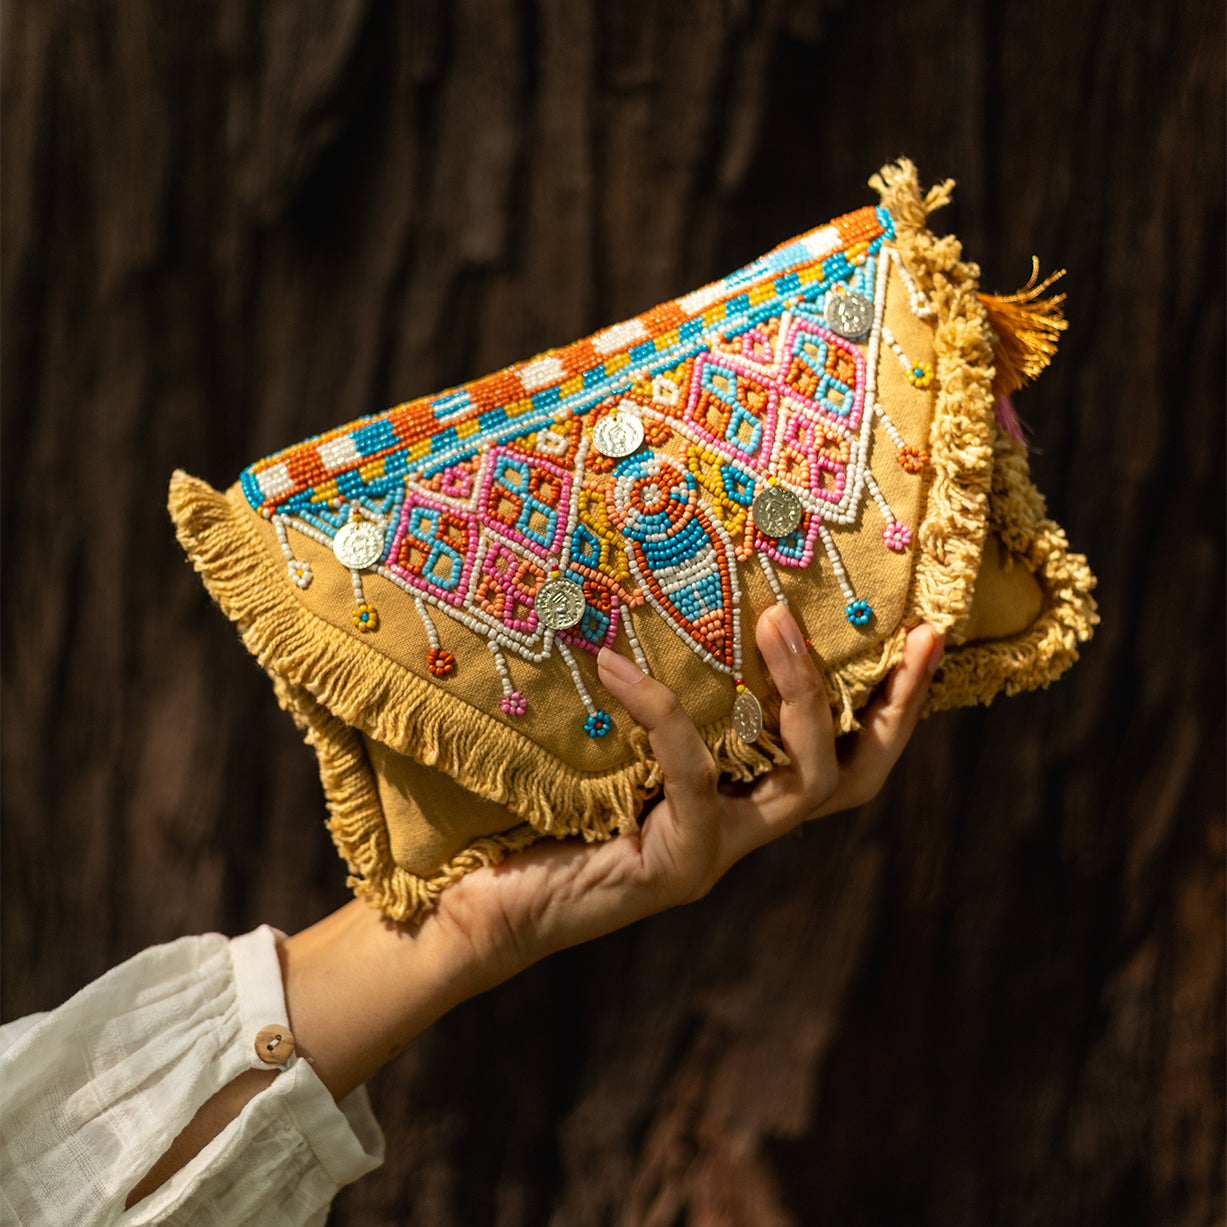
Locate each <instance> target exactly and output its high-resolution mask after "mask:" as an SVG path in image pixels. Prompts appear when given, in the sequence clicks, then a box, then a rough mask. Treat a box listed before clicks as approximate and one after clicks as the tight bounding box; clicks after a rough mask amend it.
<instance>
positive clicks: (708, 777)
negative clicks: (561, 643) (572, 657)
mask: <svg viewBox="0 0 1227 1227" xmlns="http://www.w3.org/2000/svg"><path fill="white" fill-rule="evenodd" d="M597 671H598V673H599V674H600V678H601V684H602V685H603V686H604V687H605V689H606V690H608V691H609V693H610V694H611V695H613V697H614V698H615V699H617V700H618V702H619V703H621V704H622V706H623V707H625V708H626V710H627V712H628V713H629V714H630V715H631V716H633V717H634V718H635V719H636V720H638V721H639V723H640V724H642V725H643V726H644V728H646V729H647V730H648V739H649V740H650V741H651V743H652V751H653V753H654V754H655V755H656V760H657V762H658V763H660V769H661V772H662V773H663V775H664V779H665V795H666V796H667V797H668V798H669V802H670V807H671V809H672V811H673V814H674V817H675V819H677V821H678V822H679V824H681V825H683V826H684V825H685V824H686V823H687V822H688V820H689V821H691V822H697V821H698V820H699V819H700V818H701V816H702V815H703V814H704V813H710V812H711V809H712V807H713V806H714V805H715V803H716V764H715V762H714V761H713V760H712V756H711V753H710V752H709V750H708V749H707V746H706V745H704V743H703V739H702V738H701V737H700V736H699V731H698V729H696V728H695V726H694V721H692V720H691V719H690V717H689V715H687V713H686V709H685V708H684V707H682V705H681V703H680V702H679V701H678V697H677V695H675V694H674V693H673V691H672V690H670V689H669V688H668V687H667V686H663V685H661V683H660V682H658V681H657V680H656V679H655V678H653V677H649V676H648V675H647V674H646V673H644V672H643V670H642V669H640V668H639V667H638V665H636V664H635V663H634V661H632V660H628V659H627V658H626V657H625V656H619V655H618V653H617V652H612V651H610V649H609V648H602V649H601V651H600V654H599V655H598V656H597Z"/></svg>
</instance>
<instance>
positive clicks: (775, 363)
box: [241, 207, 933, 738]
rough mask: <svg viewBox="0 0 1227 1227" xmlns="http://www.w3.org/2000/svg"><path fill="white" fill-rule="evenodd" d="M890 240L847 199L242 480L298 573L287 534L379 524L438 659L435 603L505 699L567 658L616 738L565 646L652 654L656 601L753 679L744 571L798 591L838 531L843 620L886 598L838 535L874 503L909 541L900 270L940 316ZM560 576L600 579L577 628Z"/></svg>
mask: <svg viewBox="0 0 1227 1227" xmlns="http://www.w3.org/2000/svg"><path fill="white" fill-rule="evenodd" d="M893 236H894V229H893V224H892V222H891V219H890V216H889V214H888V213H887V212H886V211H885V209H883V208H880V207H879V208H877V209H872V208H868V209H861V210H859V211H857V212H856V213H850V214H848V215H846V216H844V217H841V218H838V219H836V220H835V221H834V222H832V223H830V224H829V225H827V226H824V227H821V228H819V229H817V230H814V231H812V232H810V233H809V234H807V235H804V236H802V237H801V238H799V239H796V240H794V241H792V242H790V243H786V244H784V245H782V246H781V247H779V248H777V249H776V250H775V251H773V252H770V253H769V254H768V255H766V256H764V257H763V258H762V259H760V260H757V261H755V262H754V263H753V264H751V265H748V266H747V267H746V268H743V269H741V270H740V271H739V272H737V273H734V274H732V275H731V276H730V277H728V278H726V279H725V280H724V281H721V282H716V283H714V284H713V285H710V286H706V287H704V288H703V289H701V290H698V291H696V292H695V293H693V294H689V295H687V296H685V297H684V298H680V299H678V300H676V301H674V302H671V303H665V304H663V305H662V306H660V307H656V308H653V310H651V311H648V312H646V313H645V314H644V315H641V316H639V317H637V318H636V319H633V320H628V321H626V322H625V323H623V324H619V325H616V326H615V327H613V328H609V329H606V330H605V331H603V332H600V333H597V334H596V335H594V336H592V337H589V338H587V339H585V340H583V341H579V342H576V343H575V344H574V345H570V346H568V347H566V348H565V349H561V350H555V351H550V352H547V353H545V354H542V355H540V356H538V357H537V358H534V359H532V360H531V361H530V362H527V363H523V364H520V365H518V366H513V367H510V368H508V369H507V370H504V371H500V372H498V373H497V374H495V375H491V376H489V377H487V378H485V379H479V380H476V381H475V382H473V383H471V384H468V385H466V386H465V387H463V388H458V389H455V390H453V391H451V392H447V393H444V394H442V395H440V396H436V397H428V398H425V399H423V400H419V401H414V402H411V403H409V404H405V405H401V406H398V407H397V408H395V409H393V410H390V411H389V412H388V413H385V414H382V415H380V416H378V417H372V418H366V419H362V420H360V421H358V422H355V423H351V424H350V425H348V426H345V427H342V428H339V429H337V430H333V431H330V432H328V433H327V434H324V435H321V436H319V437H318V438H315V439H311V440H308V441H307V442H305V443H302V444H299V445H298V446H296V447H292V448H289V449H287V450H285V451H283V452H279V453H278V454H277V455H275V456H272V457H269V458H268V459H266V460H262V461H260V462H258V463H257V464H255V465H253V466H252V467H251V468H249V469H248V470H246V471H245V472H244V473H243V475H242V479H241V480H242V488H243V490H244V493H245V494H246V496H247V498H248V500H249V502H250V503H251V505H252V506H253V507H254V508H256V509H257V510H259V511H260V512H262V513H263V514H264V515H266V516H268V517H269V519H270V520H271V521H272V523H273V525H274V527H275V529H276V532H277V538H278V542H279V544H280V547H281V550H282V553H283V555H284V556H285V559H286V565H287V569H288V574H289V577H290V579H291V581H292V582H293V583H295V584H297V585H298V586H300V587H302V588H306V587H307V586H308V585H309V584H310V583H311V580H312V574H311V568H310V566H309V564H307V563H306V562H304V561H302V560H299V559H296V558H295V557H294V554H293V550H292V548H291V545H290V538H289V533H288V529H291V528H292V529H294V530H295V531H296V532H300V533H303V534H305V535H307V536H310V537H312V538H313V539H314V540H317V541H320V542H322V543H323V544H325V545H330V544H331V541H332V539H333V537H335V535H336V533H337V532H338V531H339V529H340V528H341V527H342V526H343V525H344V524H345V523H346V522H347V520H348V519H349V518H350V517H351V516H352V517H358V516H360V517H361V518H364V519H366V520H369V521H371V522H373V523H374V524H376V525H378V526H379V527H380V529H381V530H382V532H383V534H384V550H383V554H382V556H381V558H380V559H379V561H378V562H377V563H376V564H375V565H374V566H373V567H372V568H370V570H371V571H373V572H375V573H377V574H379V575H380V576H382V577H383V578H384V579H385V580H388V581H389V582H391V583H393V584H394V585H396V586H398V587H400V588H401V589H403V590H404V591H405V592H407V593H409V594H410V595H411V596H412V597H413V598H414V604H415V606H416V608H417V611H418V614H419V616H420V618H421V620H422V625H423V627H424V628H425V631H426V636H427V640H428V642H429V650H428V653H427V659H426V669H427V671H428V672H429V674H430V675H431V676H433V677H435V678H438V679H443V678H446V677H448V676H450V675H451V674H452V673H453V671H454V670H455V658H454V656H453V655H452V654H451V653H450V652H448V651H447V650H446V649H445V648H444V647H443V645H442V643H441V642H440V638H439V634H438V630H437V628H436V626H435V623H434V621H433V620H432V616H431V609H434V610H441V611H442V612H444V613H445V614H446V615H447V616H448V617H449V618H450V619H452V620H454V621H457V622H459V623H461V624H462V625H464V626H466V627H467V628H468V629H470V630H471V631H473V632H474V633H476V634H479V635H481V636H482V637H483V638H485V639H486V641H487V645H488V646H489V648H490V651H491V654H492V656H493V659H494V664H495V669H496V671H497V673H498V676H499V680H500V685H501V688H502V692H503V697H502V700H501V704H500V706H501V710H502V711H503V713H504V714H505V715H507V716H510V717H520V716H523V715H524V714H525V713H526V711H527V710H528V703H527V700H526V699H525V697H524V696H523V695H522V694H521V692H520V691H519V690H518V689H517V688H516V686H515V683H514V680H513V678H512V675H511V670H510V667H509V665H508V659H507V657H508V654H510V655H514V656H517V657H520V658H522V659H524V660H528V661H534V662H539V661H543V660H545V659H547V658H549V657H550V656H551V655H554V654H557V655H558V656H560V657H561V658H562V660H563V662H564V663H565V665H566V667H567V668H568V670H569V672H570V674H571V677H572V680H573V682H574V684H575V688H576V693H577V695H578V696H579V698H580V701H581V702H582V704H583V706H584V708H585V710H586V713H587V715H586V718H585V720H584V728H585V730H586V732H587V733H588V735H589V736H590V737H593V738H599V737H604V736H605V735H606V734H607V733H608V732H609V730H610V728H611V727H612V721H611V718H610V716H609V715H608V713H606V712H603V711H600V710H599V709H598V708H597V707H596V705H595V704H594V703H593V701H592V699H591V696H590V695H589V694H588V691H587V689H586V686H585V683H584V679H583V675H582V673H581V672H580V670H579V668H578V666H577V664H576V661H575V657H574V656H573V654H572V651H571V649H572V648H582V649H584V650H585V651H590V652H596V651H599V649H600V648H601V647H603V646H609V645H612V644H613V643H614V641H615V639H616V638H617V636H618V635H619V633H620V632H624V633H625V635H626V636H627V639H628V640H629V643H630V646H631V651H632V653H633V655H634V656H635V658H636V660H637V661H638V662H639V664H640V666H641V667H643V668H645V669H646V668H647V663H648V662H647V661H646V659H645V658H644V655H643V650H642V648H641V646H640V644H639V641H638V638H637V637H636V635H635V633H634V629H633V626H632V625H631V622H630V620H629V619H628V618H627V617H626V611H627V610H628V609H635V608H637V607H642V606H645V605H646V606H647V607H649V608H651V609H652V610H653V611H654V612H655V613H656V614H657V615H658V616H660V617H661V618H663V619H664V620H665V621H666V622H667V623H668V624H669V625H670V626H671V627H672V629H673V630H674V632H675V633H676V634H677V635H678V637H679V639H680V640H681V641H682V642H683V643H685V644H686V645H687V647H689V648H690V649H691V650H692V651H694V652H695V653H696V654H698V655H699V656H700V657H701V658H702V659H703V660H704V661H706V662H707V663H708V664H709V665H711V666H712V667H713V668H715V669H718V670H720V671H721V672H724V673H727V674H728V675H729V676H730V677H731V678H732V679H733V681H734V685H735V687H737V688H738V689H744V686H745V683H744V681H743V679H742V677H741V619H740V611H739V602H740V588H741V585H740V581H739V572H738V567H739V565H740V564H742V563H744V562H746V561H747V560H748V559H750V558H756V559H757V562H758V565H759V566H760V567H761V568H762V570H763V573H764V575H765V576H766V578H767V581H768V583H769V584H770V585H771V588H772V591H773V593H774V594H775V596H776V599H777V600H783V599H784V593H783V589H782V588H781V586H780V583H779V580H778V578H777V577H776V574H775V571H774V566H776V565H779V566H785V567H806V566H808V565H809V564H810V563H811V562H812V561H813V558H814V554H815V552H816V550H817V549H818V548H819V546H821V549H822V551H823V553H824V554H825V555H826V557H827V558H828V560H829V562H830V564H831V566H832V569H833V572H834V575H835V579H836V582H837V583H838V584H839V586H840V589H841V590H842V592H843V594H844V597H845V608H846V615H847V618H848V621H849V622H850V623H851V624H852V625H854V626H856V627H864V626H866V625H867V624H868V623H869V622H870V620H871V619H872V616H873V611H872V609H871V607H870V605H869V603H868V601H867V600H865V599H864V598H862V597H858V596H857V594H856V593H855V592H854V591H853V589H852V586H851V584H850V582H849V579H848V575H847V572H846V570H845V568H844V566H843V563H842V560H841V559H840V556H839V552H838V549H837V548H836V544H835V540H834V538H833V536H832V533H831V529H832V528H836V529H838V528H841V527H845V526H849V525H852V524H854V523H855V522H856V521H857V520H858V518H859V517H860V515H861V514H862V508H863V506H864V505H865V502H866V499H867V498H868V499H870V500H871V501H872V502H874V503H875V504H876V505H877V507H878V509H879V511H880V512H881V514H882V517H883V520H884V522H885V525H886V527H885V528H884V530H883V532H882V539H883V542H884V544H885V546H886V547H888V548H890V549H892V550H895V551H902V550H904V549H906V548H907V547H908V546H909V545H910V543H911V539H912V532H911V529H910V528H909V527H908V526H907V525H906V524H903V523H901V522H900V521H899V520H897V519H896V517H895V515H894V514H893V513H892V512H891V509H890V507H889V505H888V503H887V501H886V499H885V498H884V497H883V496H882V493H881V491H880V489H879V488H878V485H877V483H876V481H874V479H873V475H872V473H871V472H870V460H869V446H870V440H871V435H872V428H873V425H874V423H875V422H879V423H881V424H882V426H883V427H884V429H885V430H886V431H887V432H888V434H889V435H890V437H891V439H892V442H893V443H894V444H895V447H896V454H897V458H898V462H899V463H900V465H902V466H903V468H904V469H905V470H907V471H908V472H912V473H916V472H919V471H921V469H923V467H924V464H925V463H926V460H927V457H925V455H924V453H923V451H921V450H920V448H919V447H917V446H915V445H913V444H911V443H909V442H908V441H907V440H905V439H904V438H903V437H902V436H901V435H900V434H899V432H898V430H897V429H896V428H895V427H894V425H893V423H892V422H891V421H890V419H889V417H888V416H887V415H886V413H885V411H884V409H883V408H882V406H881V405H879V404H878V403H877V400H876V391H875V389H876V381H877V371H878V362H879V355H880V353H881V352H882V348H883V346H886V347H887V348H889V349H890V350H891V351H892V352H893V353H894V354H895V357H896V358H897V359H898V360H899V361H900V362H901V363H902V365H903V368H904V373H905V375H906V377H907V379H908V381H909V382H910V383H911V385H912V386H913V387H915V388H917V389H918V390H923V389H926V388H928V387H929V386H930V385H931V383H932V380H933V372H932V369H931V368H930V366H929V365H928V364H927V363H925V362H912V361H911V360H910V359H909V358H908V356H907V354H906V353H905V352H904V351H903V349H902V347H901V346H900V345H899V343H898V341H897V340H896V339H895V338H894V336H893V335H891V333H890V332H889V330H888V329H886V327H885V325H884V324H883V322H882V319H883V311H884V307H885V296H886V285H887V276H888V272H889V270H890V269H891V267H892V266H893V267H894V268H895V269H896V270H897V272H898V274H899V276H900V278H901V280H902V284H903V286H904V288H905V290H906V292H907V294H908V299H909V304H910V307H911V309H912V311H913V313H914V314H915V315H917V316H918V317H920V318H928V317H929V316H931V315H932V308H931V306H930V305H929V304H928V302H927V301H926V300H925V299H924V297H923V295H921V294H920V292H919V291H918V290H917V288H916V286H915V283H914V282H913V280H912V279H911V278H910V277H909V276H908V274H907V272H906V269H904V267H903V265H902V262H901V261H900V259H899V257H898V253H897V251H896V250H895V249H894V248H893V246H891V239H892V238H893ZM832 289H841V290H842V289H846V290H849V291H852V292H855V293H856V294H858V295H861V296H862V297H863V298H865V299H866V300H868V301H869V302H871V303H872V304H873V306H874V324H873V326H872V327H871V328H870V330H869V333H868V335H867V336H866V337H865V338H864V339H863V340H861V341H858V342H854V341H850V340H848V339H846V338H845V337H843V336H841V335H838V334H837V333H835V332H834V331H832V330H831V329H830V328H828V327H827V326H826V321H825V316H824V302H825V299H826V295H827V293H828V291H830V290H832ZM614 411H617V412H620V413H624V414H630V415H633V416H635V417H637V418H638V419H639V421H640V423H641V425H642V426H643V429H644V437H645V442H644V446H643V447H641V448H640V449H639V450H638V451H636V452H634V453H632V454H631V455H630V456H627V457H625V458H623V459H616V458H610V457H606V456H602V455H601V454H600V453H599V452H598V451H597V450H596V449H595V448H594V447H593V446H592V444H591V438H592V428H593V427H594V426H595V424H596V423H597V421H599V420H600V418H601V417H603V416H604V415H606V414H608V413H612V412H614ZM666 447H667V448H668V451H663V450H661V449H664V448H666ZM768 483H779V484H781V485H782V486H785V487H786V488H787V489H789V490H790V491H792V492H793V493H794V494H795V495H796V497H797V499H798V500H799V501H800V503H801V506H802V509H803V514H802V518H801V522H800V524H798V525H797V527H796V528H795V529H794V530H793V531H792V532H791V533H788V534H787V535H785V536H783V537H780V538H778V539H777V538H773V537H770V536H768V535H766V534H764V533H762V532H760V531H759V530H758V529H757V528H756V526H755V523H754V515H753V503H754V497H755V495H756V493H758V492H759V491H760V490H761V489H762V488H763V487H764V486H765V485H767V484H768ZM551 574H557V575H560V576H564V577H565V578H567V579H569V580H572V581H573V582H574V583H576V584H578V585H579V586H580V587H581V588H582V590H583V593H584V600H585V609H584V614H583V616H582V618H581V619H580V621H579V623H578V624H576V625H575V626H573V627H570V628H568V629H566V630H557V631H556V630H552V629H550V628H549V627H547V626H546V625H544V623H542V622H541V621H540V620H539V619H538V617H537V613H536V609H535V606H534V597H535V594H536V592H537V590H538V588H539V587H540V586H541V584H542V583H544V582H545V581H546V579H547V578H548V577H549V576H550V575H551ZM353 586H354V595H355V607H354V612H353V623H354V626H355V627H356V628H357V629H358V630H359V631H362V632H368V631H373V630H375V629H376V628H377V627H378V626H379V617H378V613H377V612H376V610H375V608H374V606H373V605H372V604H371V603H370V602H369V601H367V600H366V598H365V595H364V593H363V587H362V576H361V574H360V573H358V572H354V573H353Z"/></svg>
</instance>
